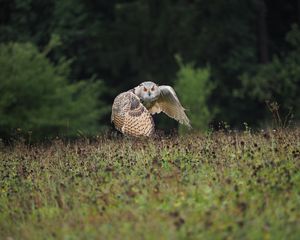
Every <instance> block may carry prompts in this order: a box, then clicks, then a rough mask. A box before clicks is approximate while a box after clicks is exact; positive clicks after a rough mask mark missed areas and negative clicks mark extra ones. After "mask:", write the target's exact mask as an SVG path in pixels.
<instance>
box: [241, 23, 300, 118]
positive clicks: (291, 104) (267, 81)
mask: <svg viewBox="0 0 300 240" xmlns="http://www.w3.org/2000/svg"><path fill="white" fill-rule="evenodd" d="M287 42H288V44H289V45H290V47H291V50H290V51H289V52H288V53H287V54H286V55H283V56H275V57H274V58H273V60H272V61H271V62H270V63H268V64H265V65H261V66H259V67H258V68H257V70H256V71H255V72H253V73H252V74H251V73H246V74H243V75H242V76H241V81H242V89H241V90H240V91H237V92H236V95H237V96H239V97H241V98H243V99H252V100H253V101H254V102H255V101H256V105H259V104H261V105H263V104H264V102H265V101H271V102H278V103H279V106H280V109H281V110H282V112H283V114H285V115H286V114H288V113H289V112H290V111H292V113H293V114H294V115H295V117H296V118H299V117H300V109H299V106H300V88H299V86H300V31H299V28H298V27H297V26H296V25H295V26H293V28H292V30H291V31H290V32H289V33H288V35H287ZM264 109H265V108H264Z"/></svg>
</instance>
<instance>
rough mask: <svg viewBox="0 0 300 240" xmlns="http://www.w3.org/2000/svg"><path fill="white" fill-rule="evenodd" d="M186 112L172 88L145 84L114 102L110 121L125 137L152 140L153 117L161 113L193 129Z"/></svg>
mask: <svg viewBox="0 0 300 240" xmlns="http://www.w3.org/2000/svg"><path fill="white" fill-rule="evenodd" d="M184 111H185V109H184V108H183V107H182V105H181V103H180V102H179V99H178V97H177V96H176V93H175V91H174V89H173V88H172V87H170V86H158V85H157V84H155V83H154V82H143V83H141V84H140V85H138V86H137V87H135V88H133V89H131V90H129V91H127V92H123V93H120V94H119V95H118V96H117V97H116V98H115V100H114V102H113V105H112V114H111V121H112V122H113V123H114V125H115V127H116V129H117V130H119V131H120V132H122V133H123V134H125V135H130V136H136V137H137V136H151V135H152V134H153V133H154V122H153V118H152V116H151V115H153V114H156V113H160V112H164V113H165V114H167V115H168V116H169V117H171V118H173V119H175V120H177V121H178V122H179V123H181V124H184V125H186V126H188V127H189V128H190V127H191V125H190V120H189V119H188V117H187V115H186V114H185V112H184Z"/></svg>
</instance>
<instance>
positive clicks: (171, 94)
mask: <svg viewBox="0 0 300 240" xmlns="http://www.w3.org/2000/svg"><path fill="white" fill-rule="evenodd" d="M159 89H160V95H159V97H158V99H157V100H156V101H155V102H154V104H153V105H152V106H151V107H150V108H149V109H148V110H149V112H150V113H152V114H155V113H160V112H161V111H162V112H164V113H165V114H167V115H168V116H169V117H171V118H174V119H175V120H177V121H178V122H180V123H181V124H184V125H186V126H188V127H191V124H190V120H189V119H188V117H187V115H186V114H185V112H184V111H185V109H184V108H183V107H182V105H181V103H180V101H179V99H178V97H177V95H176V93H175V91H174V89H173V88H172V87H170V86H159Z"/></svg>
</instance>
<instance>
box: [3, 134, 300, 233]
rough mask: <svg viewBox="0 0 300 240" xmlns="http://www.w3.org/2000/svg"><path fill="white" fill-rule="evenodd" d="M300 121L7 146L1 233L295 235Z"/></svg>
mask: <svg viewBox="0 0 300 240" xmlns="http://www.w3.org/2000/svg"><path fill="white" fill-rule="evenodd" d="M299 139H300V129H295V130H293V131H292V130H282V131H276V132H273V131H267V132H261V133H255V134H253V133H251V132H249V131H247V132H244V133H224V132H216V133H212V134H208V135H202V134H193V135H188V136H185V137H169V138H168V137H157V138H156V139H127V138H106V137H104V136H103V137H100V138H99V139H97V140H96V141H93V142H89V141H88V140H82V141H77V142H75V143H67V142H63V141H61V140H56V141H53V142H52V143H51V144H50V145H39V146H37V145H36V146H27V145H26V144H23V143H19V144H16V145H15V146H13V147H4V146H2V147H1V151H0V181H1V182H0V183H1V185H0V187H1V188H0V193H1V194H0V236H1V239H237V238H238V239H297V238H299V236H300V211H299V209H300V171H299V170H300V141H299Z"/></svg>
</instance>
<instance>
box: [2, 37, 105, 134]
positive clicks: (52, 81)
mask: <svg viewBox="0 0 300 240" xmlns="http://www.w3.org/2000/svg"><path fill="white" fill-rule="evenodd" d="M54 41H57V39H56V40H55V38H54ZM53 45H55V43H54V42H53V41H51V42H50V47H51V46H53ZM46 50H47V48H46ZM48 50H49V49H48ZM48 50H47V51H45V52H48ZM0 65H1V72H0V116H1V117H0V129H1V130H0V135H1V136H4V137H8V136H10V134H11V133H12V132H14V131H15V130H16V129H18V130H19V131H22V132H23V133H24V134H27V133H28V132H29V134H30V135H32V137H34V138H40V139H41V138H44V137H52V136H56V135H58V134H61V135H64V136H71V137H74V136H76V134H77V131H78V130H81V131H83V132H84V133H86V134H88V133H95V132H96V131H97V130H99V129H98V125H97V121H98V120H99V119H100V117H101V116H102V115H103V113H104V112H103V110H104V109H103V110H101V109H102V107H103V106H101V105H100V104H99V103H98V99H97V98H98V97H99V94H101V91H103V85H102V84H101V83H100V82H99V81H97V82H96V81H94V82H91V81H85V82H83V81H81V82H77V83H74V84H69V83H68V80H67V78H68V75H69V71H70V61H66V60H60V61H59V62H58V64H55V65H54V64H52V63H51V62H50V61H49V60H48V59H47V58H46V57H45V55H44V53H40V52H39V51H38V50H37V48H36V47H35V46H34V45H32V44H30V43H22V44H21V43H9V44H2V45H0Z"/></svg>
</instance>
